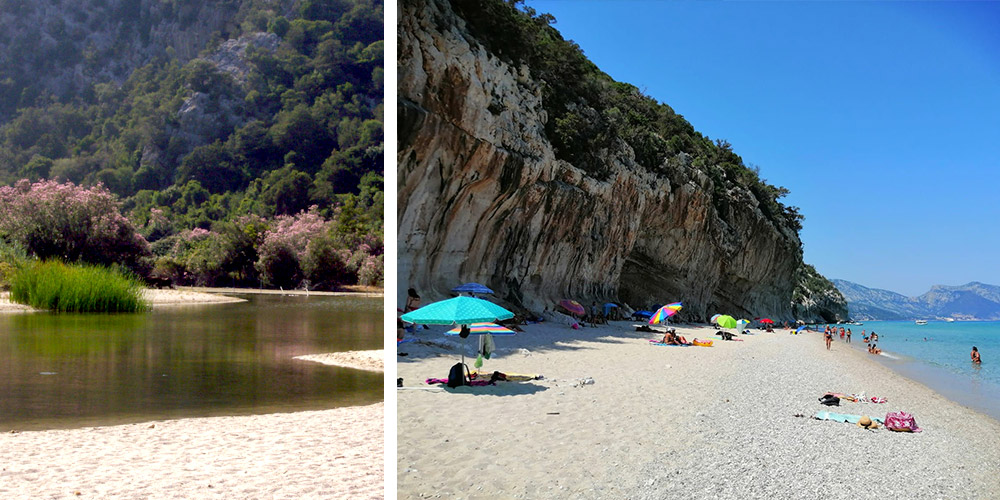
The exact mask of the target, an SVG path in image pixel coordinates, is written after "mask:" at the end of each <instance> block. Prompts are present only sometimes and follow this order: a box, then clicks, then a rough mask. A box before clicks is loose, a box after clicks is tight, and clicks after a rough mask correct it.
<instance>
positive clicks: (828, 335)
mask: <svg viewBox="0 0 1000 500" xmlns="http://www.w3.org/2000/svg"><path fill="white" fill-rule="evenodd" d="M851 333H852V332H851V329H850V328H848V329H846V330H845V329H844V327H840V340H844V341H846V342H847V343H848V344H850V343H851ZM861 333H862V334H864V332H863V331H862V332H861ZM836 334H837V327H833V328H830V325H826V327H825V328H824V329H823V340H825V341H826V349H827V350H830V345H831V344H833V336H834V335H836ZM865 341H866V342H867V341H868V339H865Z"/></svg>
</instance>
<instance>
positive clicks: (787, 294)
mask: <svg viewBox="0 0 1000 500" xmlns="http://www.w3.org/2000/svg"><path fill="white" fill-rule="evenodd" d="M551 22H552V18H551V16H548V15H545V14H538V13H536V12H534V11H533V10H532V9H530V8H528V7H524V8H518V7H516V6H515V3H513V2H503V1H500V0H487V1H481V2H462V1H458V0H452V1H449V0H404V1H402V2H400V3H399V26H398V39H399V59H398V68H399V78H398V89H399V94H398V101H397V114H398V117H399V124H398V132H399V135H398V138H399V144H398V150H397V159H398V166H397V168H398V174H399V179H398V187H399V194H398V201H399V209H398V212H397V218H398V223H399V236H398V249H399V258H398V277H399V289H400V290H406V289H407V288H408V287H414V288H416V289H417V290H418V291H419V292H420V293H426V294H427V295H428V296H429V297H430V298H440V297H444V296H447V295H448V291H449V290H450V289H451V288H452V287H454V286H456V285H458V284H460V283H462V282H465V281H476V282H479V283H484V284H487V285H489V286H490V287H491V288H492V289H493V290H495V291H496V296H497V298H499V299H501V300H502V301H504V302H506V303H508V304H511V305H514V306H521V307H524V308H528V309H532V310H537V311H539V312H540V311H541V310H542V309H543V308H544V307H547V306H548V307H551V305H552V304H554V303H555V302H556V301H557V300H558V299H561V298H567V297H570V298H575V299H577V300H583V301H585V302H586V303H587V304H588V305H589V304H590V303H591V302H592V301H597V302H601V303H603V302H607V301H618V302H624V303H627V304H629V305H631V306H633V307H637V308H638V307H649V306H650V305H654V304H663V303H665V302H672V301H675V300H683V301H684V309H683V310H682V311H681V319H692V320H699V319H700V320H704V319H707V317H708V316H710V315H711V314H713V313H716V312H726V313H728V314H734V315H740V316H750V317H753V316H761V317H763V316H768V317H771V318H772V319H804V320H807V321H810V320H815V321H836V320H839V319H844V320H846V319H847V318H846V312H847V310H846V303H845V302H844V300H843V297H841V296H840V293H839V292H838V291H837V290H836V288H835V287H833V286H832V284H830V283H829V281H827V280H826V279H825V278H823V277H822V276H819V275H818V274H817V273H815V270H811V269H807V268H805V267H804V264H803V262H802V243H801V241H800V240H799V235H798V232H799V230H800V229H801V221H802V216H801V215H800V214H799V213H798V210H797V209H796V208H795V207H791V206H787V205H785V204H783V203H781V201H780V199H781V198H782V197H783V196H784V195H786V194H787V193H788V191H787V190H786V189H784V188H781V187H777V186H774V185H771V184H769V183H768V182H767V181H765V180H764V179H762V178H761V177H760V176H759V172H758V171H757V169H754V168H749V167H748V166H747V165H746V164H744V162H743V159H742V158H741V157H740V156H739V155H738V154H736V153H735V152H734V151H733V149H732V147H731V146H730V145H729V143H727V142H726V141H723V140H712V139H710V138H708V137H706V136H704V135H702V134H701V133H699V132H698V131H696V130H695V129H694V127H693V126H692V125H691V124H690V123H688V121H687V120H685V119H684V117H683V116H681V115H679V114H677V113H676V112H674V110H673V109H671V107H670V106H668V105H666V104H662V103H659V102H657V101H656V100H654V99H652V98H650V97H648V96H645V95H643V94H642V92H641V91H640V90H639V89H638V88H636V87H635V86H633V85H630V84H628V83H622V82H616V81H614V80H613V79H612V78H611V77H609V76H608V75H607V74H605V73H603V72H602V71H600V70H599V69H598V68H597V67H596V66H595V65H594V64H593V63H592V62H590V61H589V60H588V59H587V58H586V57H585V56H584V54H583V52H582V51H581V50H580V48H579V47H578V46H577V45H576V44H575V43H573V42H571V41H568V40H564V39H563V38H562V36H561V35H560V34H559V32H558V31H557V30H556V29H555V28H553V27H552V26H551ZM400 300H402V296H401V297H400ZM793 303H794V304H795V305H794V306H793Z"/></svg>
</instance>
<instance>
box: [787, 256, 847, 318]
mask: <svg viewBox="0 0 1000 500" xmlns="http://www.w3.org/2000/svg"><path fill="white" fill-rule="evenodd" d="M795 275H796V282H797V284H796V287H795V290H794V292H793V293H792V312H793V313H794V315H795V318H796V319H801V320H803V321H805V322H807V323H838V322H842V321H848V320H849V319H850V318H849V315H848V309H847V299H845V298H844V295H843V294H842V293H840V290H839V289H837V287H836V285H834V284H833V282H831V281H830V280H828V279H826V278H825V277H823V276H822V275H821V274H819V273H818V272H816V269H815V268H814V267H813V266H810V265H809V264H802V267H800V268H799V269H798V270H796V272H795Z"/></svg>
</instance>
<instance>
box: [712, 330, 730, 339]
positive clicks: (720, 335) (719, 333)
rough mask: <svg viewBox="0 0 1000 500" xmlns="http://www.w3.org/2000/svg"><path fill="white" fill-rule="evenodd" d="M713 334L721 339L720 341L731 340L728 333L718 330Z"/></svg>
mask: <svg viewBox="0 0 1000 500" xmlns="http://www.w3.org/2000/svg"><path fill="white" fill-rule="evenodd" d="M715 334H716V335H718V336H719V337H722V340H733V334H731V333H729V332H726V331H722V330H719V331H717V332H715Z"/></svg>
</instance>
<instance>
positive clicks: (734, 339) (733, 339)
mask: <svg viewBox="0 0 1000 500" xmlns="http://www.w3.org/2000/svg"><path fill="white" fill-rule="evenodd" d="M712 338H713V339H716V340H726V339H724V338H722V337H712ZM729 340H731V341H733V342H743V339H738V338H736V337H733V338H731V339H729Z"/></svg>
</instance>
